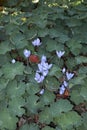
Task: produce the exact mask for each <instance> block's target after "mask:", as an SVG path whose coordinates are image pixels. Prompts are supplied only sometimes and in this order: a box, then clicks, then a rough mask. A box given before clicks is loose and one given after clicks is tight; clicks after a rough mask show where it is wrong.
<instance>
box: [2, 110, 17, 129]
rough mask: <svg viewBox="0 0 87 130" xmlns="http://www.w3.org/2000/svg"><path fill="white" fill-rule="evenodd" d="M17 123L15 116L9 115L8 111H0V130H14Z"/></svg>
mask: <svg viewBox="0 0 87 130" xmlns="http://www.w3.org/2000/svg"><path fill="white" fill-rule="evenodd" d="M17 121H18V120H17V118H16V116H13V115H11V113H10V111H9V110H8V109H5V108H3V110H0V129H2V130H4V129H9V130H14V129H16V123H17Z"/></svg>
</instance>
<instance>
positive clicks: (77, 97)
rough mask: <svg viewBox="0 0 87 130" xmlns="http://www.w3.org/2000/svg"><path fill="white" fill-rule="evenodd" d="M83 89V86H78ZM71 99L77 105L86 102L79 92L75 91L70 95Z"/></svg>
mask: <svg viewBox="0 0 87 130" xmlns="http://www.w3.org/2000/svg"><path fill="white" fill-rule="evenodd" d="M78 87H81V86H78ZM70 99H71V101H73V102H74V103H75V104H76V105H78V104H80V103H82V102H84V98H83V97H82V96H81V95H80V92H79V91H78V90H73V91H72V92H71V94H70Z"/></svg>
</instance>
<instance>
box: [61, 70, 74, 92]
mask: <svg viewBox="0 0 87 130" xmlns="http://www.w3.org/2000/svg"><path fill="white" fill-rule="evenodd" d="M62 73H63V74H65V78H66V80H64V81H63V83H62V85H61V86H60V90H59V94H64V91H65V89H66V88H67V86H68V81H69V80H70V79H72V78H73V76H74V73H70V72H68V71H66V69H65V68H63V69H62Z"/></svg>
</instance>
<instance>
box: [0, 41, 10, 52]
mask: <svg viewBox="0 0 87 130" xmlns="http://www.w3.org/2000/svg"><path fill="white" fill-rule="evenodd" d="M11 49H12V45H11V44H10V43H9V42H8V41H4V42H1V43H0V54H5V53H6V52H8V51H11Z"/></svg>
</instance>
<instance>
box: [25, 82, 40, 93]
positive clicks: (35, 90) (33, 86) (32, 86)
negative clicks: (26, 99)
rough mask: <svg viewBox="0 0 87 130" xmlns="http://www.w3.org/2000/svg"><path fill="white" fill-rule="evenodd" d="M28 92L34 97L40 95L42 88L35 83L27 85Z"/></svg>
mask: <svg viewBox="0 0 87 130" xmlns="http://www.w3.org/2000/svg"><path fill="white" fill-rule="evenodd" d="M26 90H27V93H29V95H32V96H33V95H34V94H36V93H38V92H39V91H40V88H39V86H38V84H37V83H36V84H34V83H27V84H26Z"/></svg>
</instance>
